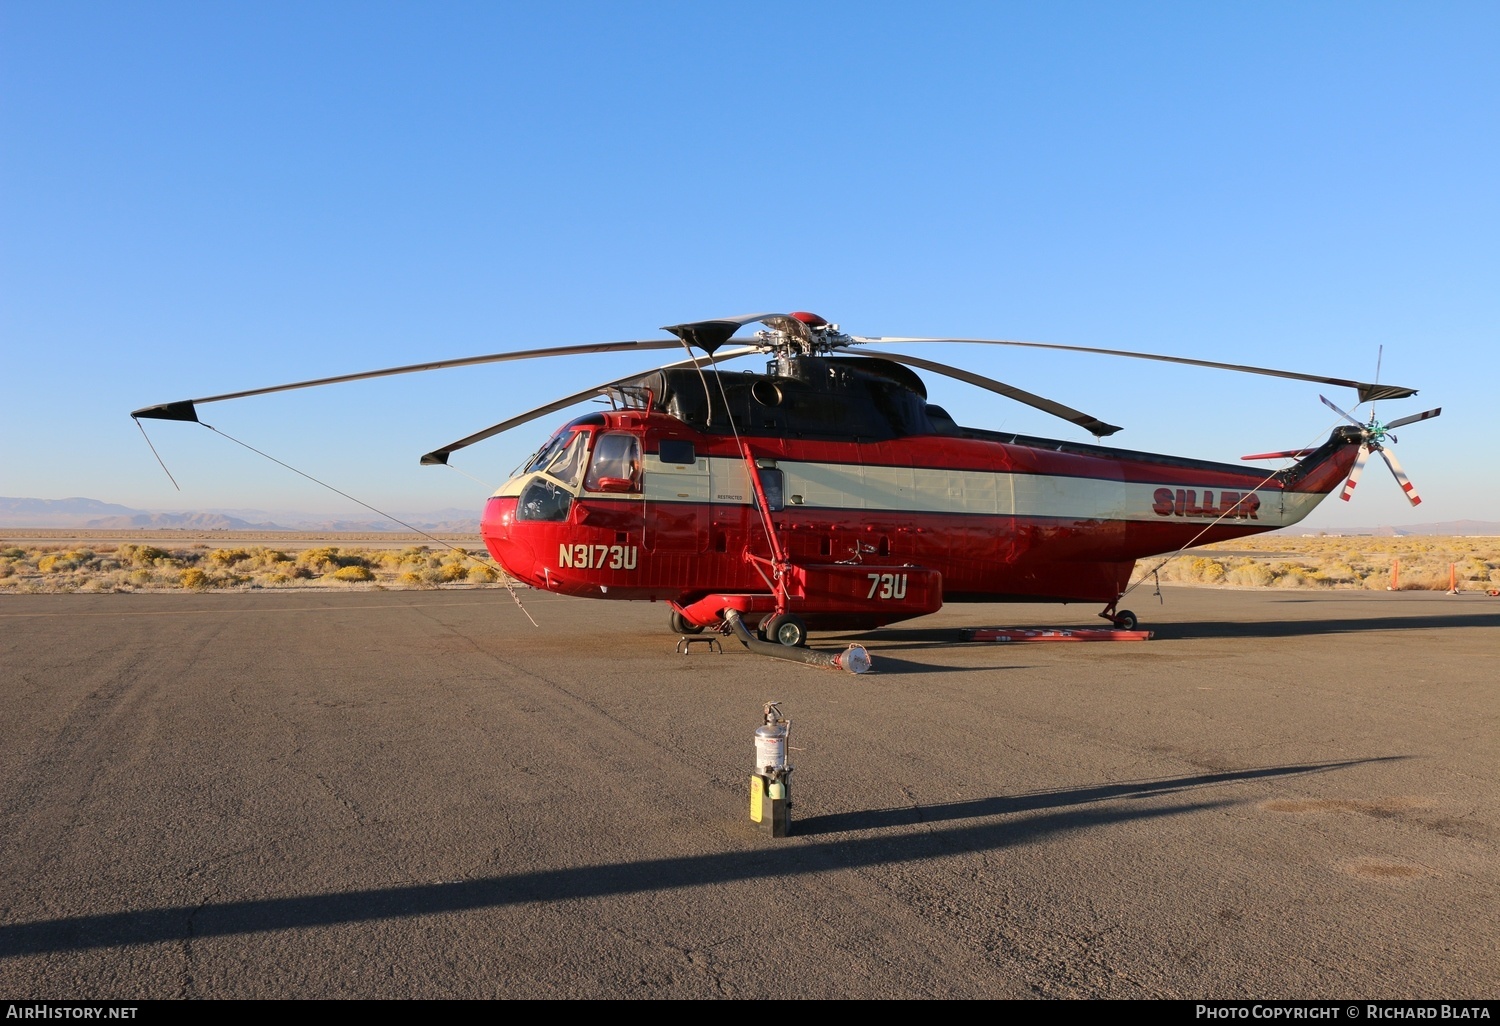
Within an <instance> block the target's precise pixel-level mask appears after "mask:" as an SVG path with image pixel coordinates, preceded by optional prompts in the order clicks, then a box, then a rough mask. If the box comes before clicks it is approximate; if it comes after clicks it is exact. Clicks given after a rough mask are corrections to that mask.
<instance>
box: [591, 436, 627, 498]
mask: <svg viewBox="0 0 1500 1026" xmlns="http://www.w3.org/2000/svg"><path fill="white" fill-rule="evenodd" d="M640 467H641V440H640V439H639V438H637V437H636V436H635V435H630V434H625V433H624V432H620V431H611V432H608V433H606V434H602V435H600V436H599V440H598V441H596V442H595V443H594V458H593V460H592V461H591V462H590V463H589V473H588V477H586V478H584V482H583V488H584V491H589V492H623V491H631V492H633V491H639V490H640V486H641V481H640Z"/></svg>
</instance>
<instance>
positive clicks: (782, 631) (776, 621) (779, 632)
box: [760, 613, 807, 648]
mask: <svg viewBox="0 0 1500 1026" xmlns="http://www.w3.org/2000/svg"><path fill="white" fill-rule="evenodd" d="M760 626H761V630H762V631H763V632H764V633H765V636H766V640H767V641H774V642H775V643H776V644H778V645H785V646H786V647H787V648H802V647H803V646H804V645H806V644H807V624H805V623H803V622H802V617H800V616H798V615H797V614H796V613H782V614H781V615H779V616H769V617H767V618H766V619H764V620H762V621H761V625H760Z"/></svg>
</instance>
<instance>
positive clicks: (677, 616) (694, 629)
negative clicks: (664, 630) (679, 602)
mask: <svg viewBox="0 0 1500 1026" xmlns="http://www.w3.org/2000/svg"><path fill="white" fill-rule="evenodd" d="M667 623H668V624H669V625H671V628H672V633H673V634H702V633H703V628H702V627H699V626H698V625H697V624H695V623H688V622H687V620H685V619H683V616H682V614H681V613H679V612H678V611H677V610H675V609H674V610H672V615H671V616H669V617H667Z"/></svg>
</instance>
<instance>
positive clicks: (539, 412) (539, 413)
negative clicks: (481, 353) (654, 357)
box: [422, 342, 760, 467]
mask: <svg viewBox="0 0 1500 1026" xmlns="http://www.w3.org/2000/svg"><path fill="white" fill-rule="evenodd" d="M672 344H673V345H674V346H676V345H681V344H682V343H680V342H673V343H672ZM758 352H760V350H759V349H758V348H756V347H753V346H747V347H746V348H744V349H733V350H730V351H729V352H727V353H720V354H718V355H715V356H697V357H694V358H693V359H691V360H679V361H677V362H676V363H668V364H664V365H662V366H661V367H653V368H651V370H646V371H640V372H638V373H635V374H627V375H625V376H624V377H623V378H615V379H614V380H613V381H606V382H604V383H603V384H602V385H595V386H594V387H593V388H586V389H584V390H583V391H582V392H574V393H573V394H572V395H570V396H565V397H563V398H562V399H558V400H556V401H555V402H550V403H548V404H547V405H546V406H538V407H537V408H536V409H534V410H527V411H526V412H525V413H522V414H518V415H517V416H514V417H511V418H510V419H509V420H502V421H501V422H500V423H498V424H495V425H493V426H491V427H487V428H485V429H484V430H483V431H476V432H475V433H474V434H472V435H469V436H468V437H467V438H460V439H459V440H458V441H456V442H449V443H448V444H447V445H445V446H442V447H441V448H438V449H434V450H432V451H431V452H429V453H426V454H425V455H423V457H422V465H423V466H424V467H430V466H434V465H437V464H446V463H447V462H448V457H449V456H451V455H453V453H455V452H457V451H458V450H459V449H463V448H466V447H467V446H470V445H473V444H474V443H475V442H482V441H484V440H485V439H486V438H493V437H495V436H496V435H498V434H501V433H503V432H506V431H509V430H510V429H511V428H513V427H520V426H521V425H522V424H529V423H530V422H531V421H533V420H536V419H537V418H538V417H545V416H546V415H547V414H549V413H556V412H557V411H558V410H563V409H567V408H568V407H569V406H572V405H573V404H574V403H581V402H583V401H584V400H585V399H589V398H591V397H593V396H596V395H598V394H599V393H600V392H602V391H604V390H605V389H606V388H611V387H613V386H615V385H623V384H624V383H625V382H627V381H634V380H635V379H636V378H639V377H642V376H643V375H646V374H650V373H651V371H652V370H667V369H669V368H673V367H706V366H708V365H710V364H715V363H722V362H724V361H725V360H733V359H736V358H737V357H741V356H747V355H749V354H750V353H758Z"/></svg>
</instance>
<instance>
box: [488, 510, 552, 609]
mask: <svg viewBox="0 0 1500 1026" xmlns="http://www.w3.org/2000/svg"><path fill="white" fill-rule="evenodd" d="M515 523H516V497H515V496H514V495H495V496H491V498H490V500H489V501H488V502H487V503H485V506H484V514H483V516H482V517H481V518H480V521H479V535H480V537H481V538H483V539H484V547H485V548H486V549H488V550H489V553H490V556H491V558H493V559H494V560H495V562H497V563H499V564H500V565H501V566H502V567H504V568H505V572H506V573H508V574H510V576H512V577H514V578H516V579H517V580H519V581H522V582H523V583H525V584H530V585H534V586H537V587H545V586H546V584H545V582H543V581H541V580H540V579H539V578H540V570H539V569H538V563H537V559H536V553H535V552H534V550H533V546H532V545H531V544H530V543H529V542H528V541H527V540H526V539H525V538H523V537H520V536H519V535H518V534H517V532H516V531H515Z"/></svg>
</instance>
